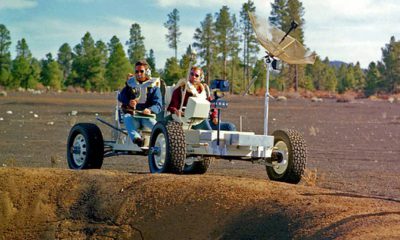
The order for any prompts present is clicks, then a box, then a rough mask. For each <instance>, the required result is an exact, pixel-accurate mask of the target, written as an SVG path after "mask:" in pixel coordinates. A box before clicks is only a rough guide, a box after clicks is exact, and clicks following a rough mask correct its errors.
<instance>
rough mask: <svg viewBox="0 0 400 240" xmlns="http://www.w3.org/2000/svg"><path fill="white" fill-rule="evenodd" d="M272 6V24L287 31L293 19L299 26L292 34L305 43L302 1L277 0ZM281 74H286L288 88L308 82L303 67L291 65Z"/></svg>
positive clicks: (270, 19)
mask: <svg viewBox="0 0 400 240" xmlns="http://www.w3.org/2000/svg"><path fill="white" fill-rule="evenodd" d="M271 8H272V10H271V17H270V18H269V21H270V22H271V24H272V25H274V26H276V27H277V28H280V29H282V31H284V32H286V31H288V30H289V29H290V26H291V22H292V21H293V20H294V21H296V22H297V23H298V24H299V26H298V27H297V28H296V30H295V31H292V32H291V33H290V36H292V37H294V38H296V39H297V40H298V41H299V42H300V43H303V42H304V30H303V28H304V22H305V21H304V18H303V16H304V7H303V5H302V3H301V2H300V1H298V0H275V1H274V3H271ZM281 74H284V75H282V77H284V78H286V79H287V80H286V81H285V82H286V83H285V85H286V87H288V88H290V87H291V86H294V87H295V89H296V87H297V84H299V85H304V83H305V82H306V80H305V79H304V77H305V71H304V68H303V67H299V66H295V65H289V66H287V67H286V69H285V71H283V72H281ZM317 81H318V80H317ZM316 88H317V89H318V88H319V86H316ZM296 90H297V89H296Z"/></svg>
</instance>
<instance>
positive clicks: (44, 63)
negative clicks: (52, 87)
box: [40, 53, 54, 86]
mask: <svg viewBox="0 0 400 240" xmlns="http://www.w3.org/2000/svg"><path fill="white" fill-rule="evenodd" d="M53 61H54V59H53V56H52V54H51V53H48V54H46V58H45V59H42V60H41V61H40V62H41V68H42V71H41V73H40V82H41V83H42V84H43V85H44V86H48V85H49V82H50V72H49V68H48V67H49V64H50V63H51V62H53Z"/></svg>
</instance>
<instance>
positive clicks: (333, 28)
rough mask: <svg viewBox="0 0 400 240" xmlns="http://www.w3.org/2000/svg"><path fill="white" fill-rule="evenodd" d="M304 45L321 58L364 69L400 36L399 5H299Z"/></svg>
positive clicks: (362, 1)
mask: <svg viewBox="0 0 400 240" xmlns="http://www.w3.org/2000/svg"><path fill="white" fill-rule="evenodd" d="M303 3H304V7H305V16H304V18H305V20H306V29H305V42H306V44H307V46H308V47H310V48H311V49H312V50H315V51H316V52H317V53H318V54H319V55H320V56H321V57H323V58H325V56H328V57H329V59H331V60H343V61H347V62H356V61H360V63H361V66H362V67H365V68H366V67H367V66H368V64H369V63H370V62H371V61H377V60H380V58H381V48H382V47H383V46H384V45H385V44H386V43H388V42H389V39H390V37H391V36H397V38H398V37H399V35H400V31H399V28H398V27H397V26H396V24H395V23H398V22H400V15H399V14H398V13H399V12H400V4H398V2H397V1H395V0H383V1H380V2H379V3H377V2H376V1H373V0H353V1H348V0H335V1H312V0H306V1H304V2H303Z"/></svg>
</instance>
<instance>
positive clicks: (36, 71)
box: [22, 58, 42, 89]
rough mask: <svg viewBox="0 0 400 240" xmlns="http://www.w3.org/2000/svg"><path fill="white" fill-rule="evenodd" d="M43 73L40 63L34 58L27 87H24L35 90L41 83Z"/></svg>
mask: <svg viewBox="0 0 400 240" xmlns="http://www.w3.org/2000/svg"><path fill="white" fill-rule="evenodd" d="M41 71H42V69H41V67H40V62H39V61H38V60H37V59H36V58H32V59H31V64H30V67H29V76H28V81H27V83H26V86H22V87H25V88H31V89H35V88H36V87H37V85H38V83H39V80H40V73H41Z"/></svg>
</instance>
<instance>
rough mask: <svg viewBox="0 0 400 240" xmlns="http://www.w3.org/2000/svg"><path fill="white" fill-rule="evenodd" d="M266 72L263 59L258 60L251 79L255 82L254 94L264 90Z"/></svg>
mask: <svg viewBox="0 0 400 240" xmlns="http://www.w3.org/2000/svg"><path fill="white" fill-rule="evenodd" d="M266 77H267V75H266V71H265V63H264V59H260V60H258V61H257V63H256V65H255V66H254V69H253V73H252V78H255V82H254V85H253V90H254V93H258V91H259V90H261V89H263V90H265V88H266V86H265V81H266Z"/></svg>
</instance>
